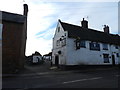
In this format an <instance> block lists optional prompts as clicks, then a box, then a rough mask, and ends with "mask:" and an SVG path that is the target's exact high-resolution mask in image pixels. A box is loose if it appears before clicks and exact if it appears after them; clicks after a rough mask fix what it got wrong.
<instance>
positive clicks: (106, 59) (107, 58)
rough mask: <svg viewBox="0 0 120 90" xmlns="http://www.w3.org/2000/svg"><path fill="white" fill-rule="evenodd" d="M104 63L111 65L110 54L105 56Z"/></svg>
mask: <svg viewBox="0 0 120 90" xmlns="http://www.w3.org/2000/svg"><path fill="white" fill-rule="evenodd" d="M103 58H104V63H109V54H103Z"/></svg>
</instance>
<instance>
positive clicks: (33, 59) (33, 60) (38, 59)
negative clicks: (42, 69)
mask: <svg viewBox="0 0 120 90" xmlns="http://www.w3.org/2000/svg"><path fill="white" fill-rule="evenodd" d="M42 62H43V59H42V55H41V54H40V53H39V52H37V51H35V53H33V54H32V55H30V56H27V57H26V63H27V64H39V63H42Z"/></svg>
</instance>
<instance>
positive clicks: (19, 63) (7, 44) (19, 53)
mask: <svg viewBox="0 0 120 90" xmlns="http://www.w3.org/2000/svg"><path fill="white" fill-rule="evenodd" d="M2 23H3V32H2V35H3V36H2V66H3V68H2V70H3V73H13V72H15V70H16V69H21V68H23V67H24V57H25V55H24V50H23V49H24V48H23V46H24V45H23V44H24V43H23V41H25V37H23V33H24V31H23V30H24V23H23V24H22V23H14V22H7V21H3V22H2Z"/></svg>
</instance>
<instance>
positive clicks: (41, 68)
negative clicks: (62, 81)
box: [2, 60, 118, 78]
mask: <svg viewBox="0 0 120 90" xmlns="http://www.w3.org/2000/svg"><path fill="white" fill-rule="evenodd" d="M106 68H107V69H112V68H116V69H117V68H118V67H116V66H115V67H111V66H110V67H99V68H94V67H91V68H88V67H87V68H84V67H82V68H81V69H68V70H63V69H60V68H57V67H56V66H51V62H50V61H47V60H45V62H44V63H43V64H31V65H28V64H25V66H24V69H23V70H21V71H20V72H19V73H16V74H4V75H2V77H3V78H9V77H14V76H31V75H32V76H34V75H43V74H56V73H58V72H61V73H62V72H64V73H69V72H71V71H74V72H75V71H81V72H86V71H95V70H104V69H106Z"/></svg>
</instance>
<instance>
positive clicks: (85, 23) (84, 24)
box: [81, 18, 88, 28]
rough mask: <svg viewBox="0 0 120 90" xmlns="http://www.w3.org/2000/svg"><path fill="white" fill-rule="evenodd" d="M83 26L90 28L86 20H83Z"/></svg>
mask: <svg viewBox="0 0 120 90" xmlns="http://www.w3.org/2000/svg"><path fill="white" fill-rule="evenodd" d="M81 25H82V27H83V28H88V21H87V20H84V18H83V21H81Z"/></svg>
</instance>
